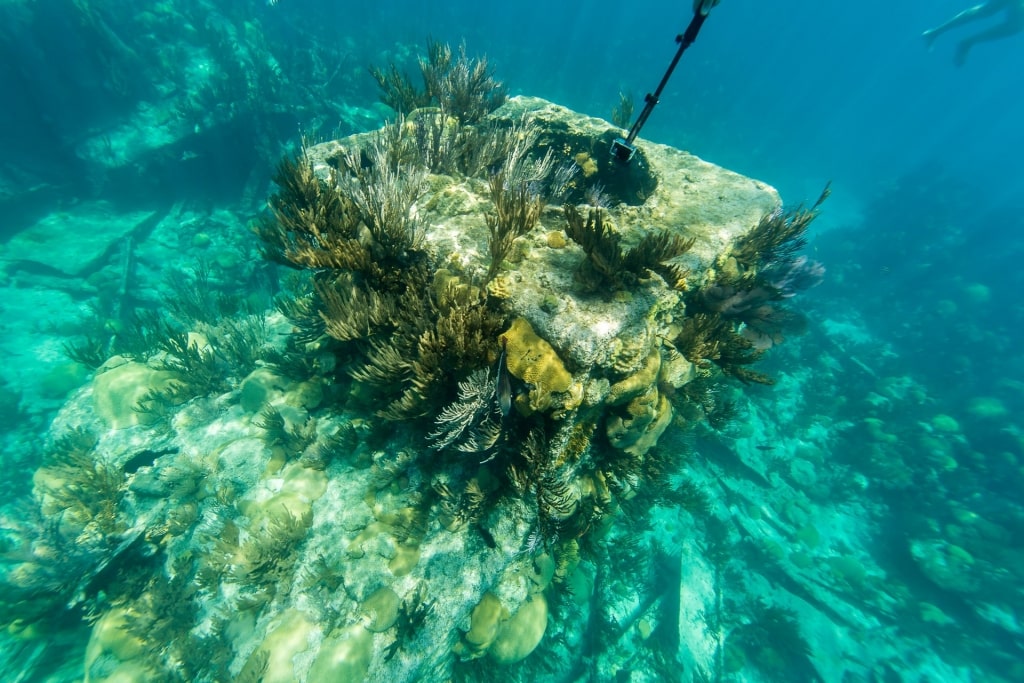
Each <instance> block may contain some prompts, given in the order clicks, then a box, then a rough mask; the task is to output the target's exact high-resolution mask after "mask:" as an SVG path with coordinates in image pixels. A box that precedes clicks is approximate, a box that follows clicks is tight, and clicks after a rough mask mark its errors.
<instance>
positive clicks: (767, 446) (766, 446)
mask: <svg viewBox="0 0 1024 683" xmlns="http://www.w3.org/2000/svg"><path fill="white" fill-rule="evenodd" d="M754 448H756V449H757V450H759V451H774V450H775V446H772V445H771V444H767V443H759V444H757V445H756V446H754Z"/></svg>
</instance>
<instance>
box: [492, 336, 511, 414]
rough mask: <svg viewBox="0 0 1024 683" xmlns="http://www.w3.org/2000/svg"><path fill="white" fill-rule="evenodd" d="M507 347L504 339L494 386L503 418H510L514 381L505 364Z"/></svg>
mask: <svg viewBox="0 0 1024 683" xmlns="http://www.w3.org/2000/svg"><path fill="white" fill-rule="evenodd" d="M505 347H506V343H505V340H504V339H502V340H501V355H500V356H498V379H497V381H496V383H495V386H494V393H495V395H496V396H497V397H498V408H500V409H501V416H502V417H508V413H509V411H510V410H512V381H511V380H510V379H509V377H508V365H507V364H506V363H505Z"/></svg>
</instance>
